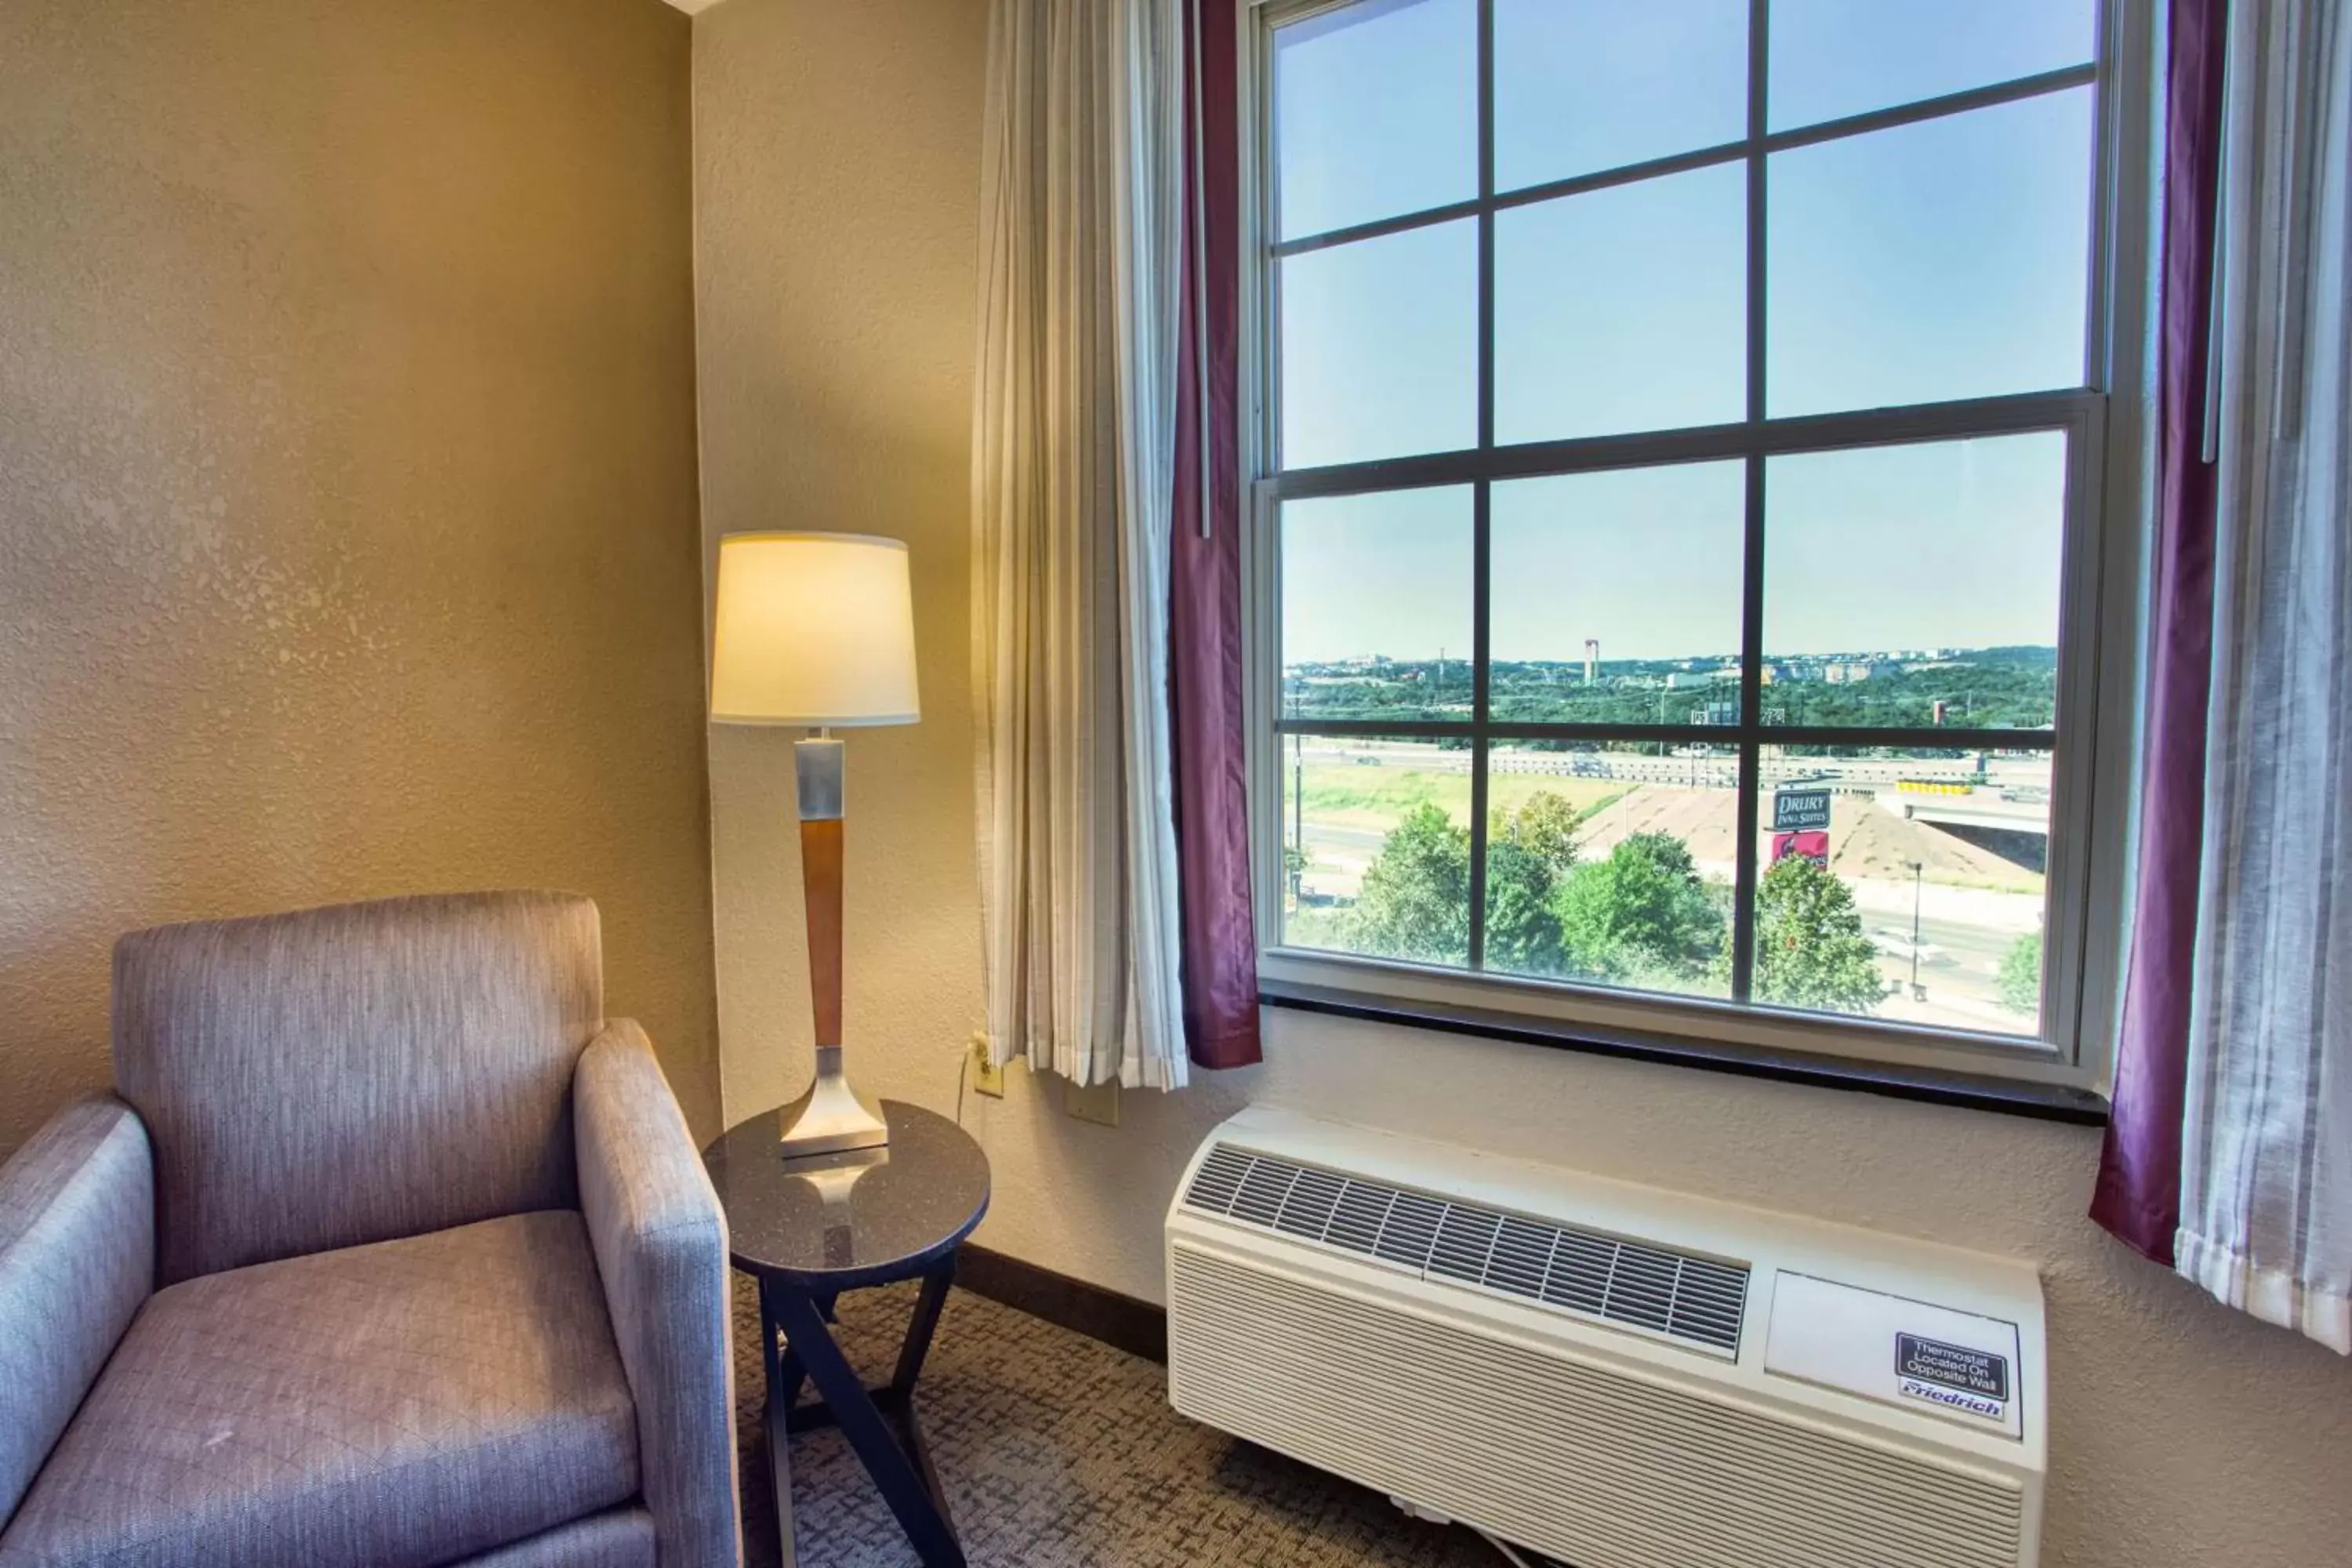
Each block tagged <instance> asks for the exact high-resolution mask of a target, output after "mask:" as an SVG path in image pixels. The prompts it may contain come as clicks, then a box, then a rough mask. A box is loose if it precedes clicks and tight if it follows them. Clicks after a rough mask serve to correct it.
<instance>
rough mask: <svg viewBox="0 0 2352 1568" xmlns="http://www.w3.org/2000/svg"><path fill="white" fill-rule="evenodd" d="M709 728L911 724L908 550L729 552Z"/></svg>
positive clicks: (751, 542)
mask: <svg viewBox="0 0 2352 1568" xmlns="http://www.w3.org/2000/svg"><path fill="white" fill-rule="evenodd" d="M712 619H713V647H712V649H711V658H710V717H711V719H712V720H713V721H715V722H718V723H721V724H791V725H800V726H803V727H805V728H810V729H814V728H816V727H818V726H820V725H835V724H838V725H855V724H911V723H913V722H914V721H916V720H917V719H919V718H920V717H921V716H922V705H921V703H920V702H919V700H917V698H916V695H915V609H914V600H913V597H912V595H911V594H910V593H909V592H908V581H907V547H906V546H905V545H904V544H902V543H900V542H898V540H895V539H877V538H874V537H873V536H871V535H869V534H862V533H730V534H727V535H725V536H723V537H722V538H721V539H720V540H719V604H718V609H717V613H716V614H715V615H714V616H713V617H712Z"/></svg>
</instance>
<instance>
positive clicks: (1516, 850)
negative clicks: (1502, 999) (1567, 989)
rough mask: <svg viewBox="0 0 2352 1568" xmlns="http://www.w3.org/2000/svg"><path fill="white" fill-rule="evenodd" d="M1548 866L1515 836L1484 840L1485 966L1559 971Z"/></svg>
mask: <svg viewBox="0 0 2352 1568" xmlns="http://www.w3.org/2000/svg"><path fill="white" fill-rule="evenodd" d="M1551 895H1552V874H1551V868H1550V867H1549V865H1548V864H1547V863H1546V862H1545V861H1544V859H1543V858H1542V857H1541V856H1539V855H1538V854H1536V853H1535V852H1534V851H1532V850H1530V849H1528V847H1526V846H1525V845H1524V844H1522V843H1520V842H1519V841H1518V840H1517V839H1516V838H1513V837H1507V836H1503V835H1497V836H1495V837H1491V838H1489V839H1488V841H1487V844H1486V964H1487V967H1489V968H1491V969H1500V970H1506V971H1508V972H1509V973H1514V974H1558V973H1561V962H1562V954H1561V952H1560V946H1559V916H1558V915H1556V914H1554V913H1553V912H1552V908H1551Z"/></svg>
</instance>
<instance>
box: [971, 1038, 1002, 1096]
mask: <svg viewBox="0 0 2352 1568" xmlns="http://www.w3.org/2000/svg"><path fill="white" fill-rule="evenodd" d="M969 1048H970V1050H971V1088H972V1092H973V1093H975V1094H984V1095H986V1096H988V1097H989V1098H990V1099H991V1100H1003V1098H1004V1069H1003V1068H1002V1067H1000V1066H998V1065H997V1064H996V1063H994V1062H992V1061H990V1060H989V1059H988V1037H987V1036H986V1035H985V1034H982V1033H981V1032H980V1031H978V1030H974V1031H973V1032H972V1037H971V1047H969Z"/></svg>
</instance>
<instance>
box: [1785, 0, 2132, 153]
mask: <svg viewBox="0 0 2352 1568" xmlns="http://www.w3.org/2000/svg"><path fill="white" fill-rule="evenodd" d="M1771 26H1772V38H1771V70H1770V83H1771V85H1770V88H1769V91H1768V93H1767V101H1768V114H1769V119H1770V121H1771V128H1772V129H1773V130H1775V131H1784V130H1789V129H1790V128H1793V127H1795V126H1800V125H1815V124H1819V123H1820V122H1821V121H1824V120H1839V119H1843V118H1844V117H1845V116H1846V115H1849V114H1865V113H1868V112H1869V111H1870V110H1874V109H1889V108H1893V107H1894V106H1895V105H1897V104H1904V103H1916V102H1918V101H1919V100H1922V99H1928V98H1940V97H1942V96H1943V95H1944V94H1946V93H1948V92H1965V91H1967V90H1968V89H1970V88H1978V87H1990V86H1992V85H1994V84H1995V83H1998V82H2004V81H2011V80H2014V79H2017V78H2019V77H2023V76H2034V75H2038V74H2039V73H2041V72H2042V71H2049V70H2060V69H2063V68H2065V67H2067V66H2078V65H2086V64H2088V63H2089V62H2090V61H2091V59H2092V58H2093V57H2094V55H2095V51H2096V50H2097V47H2098V4H2097V0H1772V20H1771Z"/></svg>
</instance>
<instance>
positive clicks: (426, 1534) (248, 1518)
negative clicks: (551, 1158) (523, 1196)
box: [0, 1178, 637, 1568]
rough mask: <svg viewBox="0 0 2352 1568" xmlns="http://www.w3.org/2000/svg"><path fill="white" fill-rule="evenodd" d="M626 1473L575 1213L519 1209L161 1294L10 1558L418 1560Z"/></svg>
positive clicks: (556, 1520)
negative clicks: (516, 1212) (502, 1215)
mask: <svg viewBox="0 0 2352 1568" xmlns="http://www.w3.org/2000/svg"><path fill="white" fill-rule="evenodd" d="M362 1179H364V1178H362ZM636 1490H637V1437H636V1423H635V1412H634V1410H633V1407H632V1405H631V1404H630V1399H629V1389H628V1384H627V1382H626V1380H625V1377H624V1375H623V1373H622V1370H621V1363H620V1357H619V1354H618V1352H617V1351H616V1350H615V1349H614V1342H613V1331H612V1325H611V1324H610V1322H609V1321H607V1320H606V1317H605V1313H604V1293H603V1290H602V1289H601V1287H600V1286H599V1284H598V1280H597V1274H596V1264H595V1258H594V1257H593V1254H592V1253H591V1252H590V1250H589V1246H588V1237H587V1231H586V1228H585V1227H584V1226H583V1224H582V1223H581V1219H580V1216H579V1215H577V1214H575V1213H572V1212H570V1211H568V1210H567V1211H556V1212H547V1213H540V1214H526V1215H512V1216H510V1217H508V1218H504V1219H494V1220H485V1221H483V1222H481V1223H480V1224H478V1225H468V1226H459V1227H458V1228H457V1229H454V1230H445V1231H438V1232H436V1233H434V1234H432V1235H429V1236H420V1237H409V1238H407V1239H405V1240H401V1241H387V1242H379V1243H376V1244H373V1245H372V1246H367V1247H350V1248H346V1249H344V1250H341V1251H337V1252H322V1253H315V1254H312V1255H310V1256H309V1257H304V1258H285V1259H281V1260H279V1261H278V1262H275V1263H264V1264H259V1265H257V1266H255V1267H253V1268H237V1269H232V1270H229V1271H227V1272H226V1273H221V1274H210V1275H205V1276H203V1277H201V1278H199V1279H190V1280H186V1281H184V1282H183V1283H181V1284H178V1285H174V1286H173V1287H171V1288H170V1289H165V1290H163V1291H159V1292H158V1293H157V1294H156V1295H154V1296H153V1297H152V1298H150V1299H149V1300H148V1301H147V1303H146V1305H145V1306H143V1307H142V1308H141V1309H140V1311H139V1315H138V1317H137V1318H135V1319H134V1320H133V1321H132V1322H131V1328H130V1331H129V1332H127V1333H126V1334H125V1335H124V1336H123V1339H122V1342H121V1345H120V1346H119V1347H117V1349H116V1351H115V1352H114V1356H113V1359H112V1360H111V1361H110V1362H109V1363H107V1365H106V1370H105V1371H104V1372H103V1373H100V1376H99V1380H98V1383H97V1384H96V1386H95V1387H94V1388H92V1390H91V1391H90V1394H89V1398H88V1399H86V1400H85V1401H84V1402H83V1404H82V1406H81V1409H80V1411H79V1413H78V1414H77V1415H75V1417H74V1419H73V1422H72V1424H71V1425H70V1426H68V1427H67V1428H66V1432H65V1435H64V1436H62V1437H61V1438H59V1439H58V1446H57V1447H56V1448H55V1449H54V1450H52V1451H51V1453H50V1455H49V1457H48V1460H47V1463H46V1464H45V1465H44V1466H43V1467H42V1469H41V1471H40V1474H39V1476H38V1477H37V1479H35V1481H34V1483H33V1487H32V1489H31V1491H30V1492H29V1493H27V1494H26V1499H25V1502H24V1506H23V1507H22V1508H21V1509H20V1510H18V1511H17V1514H16V1518H15V1519H14V1520H13V1521H10V1522H9V1524H8V1527H7V1529H6V1530H5V1532H0V1568H25V1565H29V1564H36V1563H37V1564H43V1565H53V1564H54V1565H64V1564H82V1563H105V1564H107V1565H108V1568H147V1565H151V1564H152V1565H154V1568H163V1565H164V1564H184V1563H224V1564H226V1563H236V1564H240V1565H242V1568H275V1565H278V1564H286V1565H288V1568H295V1565H300V1568H330V1565H332V1564H341V1563H350V1564H362V1563H366V1564H375V1565H381V1568H402V1565H405V1564H416V1565H419V1568H423V1565H425V1564H431V1563H446V1562H448V1561H449V1560H450V1559H452V1558H457V1557H463V1556H467V1555H468V1554H471V1553H475V1552H484V1551H487V1550H488V1549H490V1548H492V1547H495V1546H499V1545H502V1544H505V1543H507V1542H514V1541H519V1540H520V1539H522V1538H523V1537H525V1536H529V1535H531V1534H533V1533H535V1532H537V1531H543V1530H547V1529H549V1528H551V1527H552V1526H555V1525H558V1524H562V1523H563V1522H565V1521H569V1520H573V1519H577V1518H579V1517H581V1516H582V1515H584V1514H589V1513H593V1512H595V1511H597V1510H600V1509H604V1508H608V1507H611V1506H612V1505H614V1504H615V1503H619V1502H622V1501H624V1500H627V1499H629V1498H630V1497H632V1496H634V1495H635V1492H636Z"/></svg>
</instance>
